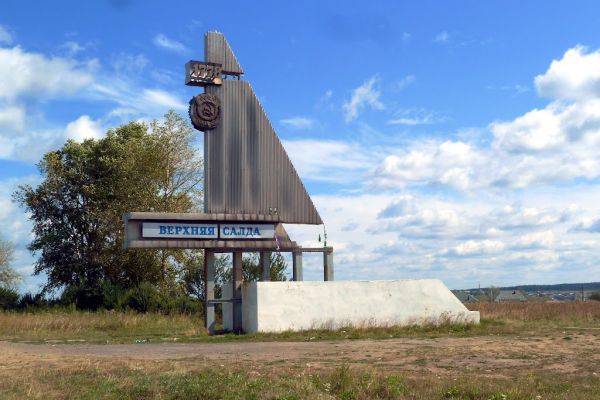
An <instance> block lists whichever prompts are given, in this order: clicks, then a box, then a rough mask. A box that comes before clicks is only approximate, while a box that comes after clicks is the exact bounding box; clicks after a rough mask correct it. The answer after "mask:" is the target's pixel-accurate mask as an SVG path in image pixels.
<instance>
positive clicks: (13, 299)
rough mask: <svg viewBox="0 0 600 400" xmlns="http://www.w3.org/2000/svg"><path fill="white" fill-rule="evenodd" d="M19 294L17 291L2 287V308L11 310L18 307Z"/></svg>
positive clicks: (0, 303) (0, 299)
mask: <svg viewBox="0 0 600 400" xmlns="http://www.w3.org/2000/svg"><path fill="white" fill-rule="evenodd" d="M18 302H19V293H17V291H16V290H13V289H9V288H5V287H1V286H0V308H3V309H5V310H10V309H13V308H16V307H17V304H18Z"/></svg>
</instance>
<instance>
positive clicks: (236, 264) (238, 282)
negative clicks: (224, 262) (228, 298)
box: [232, 251, 244, 332]
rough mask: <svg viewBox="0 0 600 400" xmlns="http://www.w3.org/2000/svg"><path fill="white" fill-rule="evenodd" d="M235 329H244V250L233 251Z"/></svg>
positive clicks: (235, 330) (238, 330) (237, 330)
mask: <svg viewBox="0 0 600 400" xmlns="http://www.w3.org/2000/svg"><path fill="white" fill-rule="evenodd" d="M232 275H233V279H232V281H233V282H232V285H233V287H232V288H233V291H232V294H233V296H232V300H233V331H234V332H241V331H242V282H243V281H244V275H243V271H242V252H241V251H235V252H233V274H232Z"/></svg>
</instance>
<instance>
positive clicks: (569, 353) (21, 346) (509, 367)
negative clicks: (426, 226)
mask: <svg viewBox="0 0 600 400" xmlns="http://www.w3.org/2000/svg"><path fill="white" fill-rule="evenodd" d="M597 334H598V333H579V334H569V333H565V335H564V336H561V337H556V336H549V337H503V336H486V337H475V338H438V339H389V340H345V341H334V342H312V341H309V342H236V343H202V344H195V343H164V344H153V343H141V344H120V345H92V344H28V343H10V342H0V369H13V368H15V369H16V368H23V367H24V366H25V365H28V364H29V365H36V364H39V363H40V362H42V363H44V362H50V363H53V364H63V363H74V362H76V363H79V362H82V361H93V360H106V359H111V360H121V361H134V360H140V361H141V360H145V361H153V360H154V361H165V360H178V361H179V362H186V363H193V364H195V365H203V364H204V365H212V366H217V367H218V366H220V365H227V366H236V365H237V366H240V367H241V366H248V367H251V366H252V365H261V367H265V366H271V367H272V368H273V369H277V368H278V367H281V366H282V365H285V366H286V368H290V367H291V368H294V367H296V368H305V367H310V368H315V369H322V368H329V367H333V366H337V365H340V364H342V363H346V364H349V365H360V364H362V365H369V366H372V367H374V368H378V369H384V370H386V371H390V372H391V371H397V372H401V371H402V372H405V373H410V372H419V373H423V372H430V373H436V374H446V373H448V374H450V373H452V371H456V370H457V368H458V369H460V370H464V371H470V372H478V373H480V374H482V375H494V376H511V375H513V374H515V373H519V371H520V372H522V371H523V370H530V369H536V370H551V371H554V372H564V373H570V374H580V373H581V374H589V373H590V372H596V373H598V374H600V353H599V352H598V348H600V336H597Z"/></svg>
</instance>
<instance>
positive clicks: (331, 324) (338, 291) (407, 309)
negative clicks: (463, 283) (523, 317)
mask: <svg viewBox="0 0 600 400" xmlns="http://www.w3.org/2000/svg"><path fill="white" fill-rule="evenodd" d="M242 305H243V306H242V311H243V318H242V321H243V330H244V331H245V332H247V333H253V332H282V331H299V330H307V329H321V328H325V329H339V328H342V327H346V326H358V327H368V326H394V325H401V326H402V325H404V326H405V325H426V324H442V323H449V322H450V323H467V324H478V323H479V312H477V311H469V310H468V309H467V308H466V307H465V306H464V305H463V304H462V303H461V302H460V301H459V300H458V299H457V298H456V297H455V296H454V295H453V294H452V292H451V291H450V290H449V289H448V288H447V287H446V286H445V285H444V284H443V283H442V281H440V280H437V279H424V280H396V281H337V282H247V283H244V284H243V286H242Z"/></svg>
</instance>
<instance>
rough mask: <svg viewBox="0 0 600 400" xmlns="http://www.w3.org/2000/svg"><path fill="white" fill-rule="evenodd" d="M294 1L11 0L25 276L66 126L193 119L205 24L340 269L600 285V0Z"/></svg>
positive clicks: (9, 122)
mask: <svg viewBox="0 0 600 400" xmlns="http://www.w3.org/2000/svg"><path fill="white" fill-rule="evenodd" d="M82 3H84V4H82ZM286 3H287V2H280V1H278V2H270V3H269V2H244V3H243V4H237V5H236V4H233V3H227V4H222V5H218V6H215V5H214V4H212V5H208V3H206V4H204V3H202V2H200V3H199V2H192V1H185V2H183V1H178V2H177V1H172V2H168V3H167V2H159V1H134V0H132V1H127V0H112V1H97V2H89V3H88V2H81V1H78V2H76V1H56V2H43V1H39V2H29V3H23V2H22V1H14V0H5V1H3V2H2V6H0V226H1V229H0V235H2V237H3V238H4V239H9V240H12V241H13V242H14V243H15V244H16V245H17V250H18V251H17V259H16V261H15V265H14V266H15V267H16V268H17V269H18V270H19V271H20V272H21V273H23V274H24V275H25V280H24V282H23V285H22V288H21V289H22V290H33V291H35V290H37V287H38V285H39V283H40V282H41V281H42V280H43V277H31V276H30V273H31V270H32V262H33V260H34V258H33V256H32V255H30V254H29V253H28V251H27V250H26V245H27V243H28V241H29V240H30V239H31V237H30V233H29V230H30V225H29V222H28V220H27V216H26V215H25V213H24V212H23V210H22V209H20V208H18V206H17V205H15V204H14V203H12V202H11V193H12V191H13V190H14V189H15V187H16V185H18V184H22V183H32V184H35V183H36V182H39V180H40V177H39V175H38V173H37V169H36V167H35V163H36V162H37V161H38V160H39V159H40V157H41V156H42V154H43V153H44V152H46V151H48V150H51V149H55V148H57V147H60V146H61V145H62V144H63V143H64V142H65V141H66V140H67V139H74V140H83V139H85V138H99V137H102V135H103V134H104V132H106V130H107V129H108V128H110V127H114V126H118V125H119V124H122V123H124V122H127V121H129V120H133V119H142V120H150V119H152V118H159V117H160V116H162V115H163V114H164V113H165V112H166V111H167V110H168V109H169V108H174V109H176V110H177V111H179V112H181V113H185V112H186V103H187V101H188V100H189V98H190V97H191V96H193V95H194V94H197V93H198V92H199V90H198V89H197V88H190V87H186V86H184V85H183V66H184V64H185V63H186V62H187V61H188V60H190V59H196V60H202V58H203V54H202V48H203V33H204V32H205V31H207V30H218V31H222V32H223V33H225V35H226V37H227V38H228V40H229V42H230V44H231V46H232V47H233V50H234V52H235V53H236V55H237V57H238V59H239V60H240V63H241V64H242V67H243V68H244V70H245V72H246V75H245V77H244V79H247V80H249V81H250V82H251V83H252V85H253V87H254V89H255V91H256V92H257V94H258V96H259V97H260V100H261V102H262V103H263V106H264V108H265V109H266V111H267V114H268V115H269V116H270V118H271V121H272V122H273V124H274V126H275V128H276V129H277V131H278V133H279V135H280V137H281V138H282V141H283V142H284V146H285V147H286V149H287V151H288V152H289V154H290V157H291V158H292V161H293V162H294V164H295V165H296V167H297V169H298V171H299V173H300V175H301V176H302V178H303V180H304V182H305V184H306V186H307V189H308V190H309V192H310V193H311V195H312V196H313V199H314V201H315V203H316V205H317V208H318V209H319V210H320V213H321V215H322V217H323V219H324V220H325V222H326V228H327V234H328V238H329V243H328V244H331V245H333V246H334V247H335V266H336V278H337V279H405V278H411V279H412V278H440V279H442V280H443V281H444V282H445V283H446V284H447V285H448V286H450V287H451V288H466V287H476V286H477V285H478V284H479V283H481V285H482V286H487V285H490V284H494V285H507V284H526V283H560V282H582V281H600V265H599V261H600V260H599V256H600V185H599V184H598V183H599V182H600V25H599V24H598V23H597V16H598V15H599V13H600V6H599V5H597V2H594V1H587V2H586V1H578V2H576V3H575V4H576V6H574V5H572V4H570V3H568V2H552V3H548V2H546V1H528V2H521V1H519V2H517V1H502V2H500V1H498V2H479V1H462V2H456V1H452V2H418V3H419V5H418V6H416V5H408V4H397V3H400V2H396V1H390V2H376V3H375V4H377V7H373V3H368V2H367V3H365V2H356V3H355V4H353V5H352V7H349V5H350V3H349V2H347V1H344V2H338V3H335V2H326V3H325V2H311V1H303V2H293V3H292V2H290V3H289V4H286ZM405 3H407V2H405ZM415 3H416V2H415ZM199 135H200V134H199ZM288 230H289V231H290V233H291V234H293V235H294V239H296V240H297V241H299V242H302V243H303V244H304V245H317V244H318V243H317V242H316V239H317V236H318V235H319V233H322V230H323V228H322V227H291V226H290V227H288ZM321 268H322V267H321V260H320V259H318V258H314V257H307V258H306V260H305V269H306V271H305V276H306V277H307V278H308V279H319V278H320V277H321V275H320V274H321V273H322V272H321Z"/></svg>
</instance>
